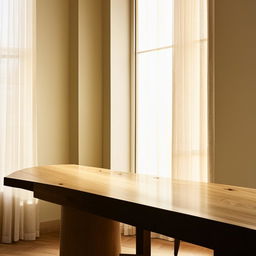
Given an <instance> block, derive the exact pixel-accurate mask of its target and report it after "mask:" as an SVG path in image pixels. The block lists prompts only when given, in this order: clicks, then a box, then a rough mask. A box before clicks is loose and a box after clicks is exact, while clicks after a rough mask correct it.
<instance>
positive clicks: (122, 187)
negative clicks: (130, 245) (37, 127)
mask: <svg viewBox="0 0 256 256" xmlns="http://www.w3.org/2000/svg"><path fill="white" fill-rule="evenodd" d="M35 183H40V184H49V185H52V186H58V187H65V188H68V189H72V190H78V191H81V192H86V193H90V194H96V195H101V196H104V197H110V198H114V199H119V200H122V201H129V202H133V203H136V204H142V205H146V206H151V207H154V208H159V209H165V210H168V211H172V212H179V213H184V214H187V215H193V216H197V217H200V218H205V219H209V220H214V221H218V222H223V223H227V224H233V225H236V226H240V227H245V228H249V229H253V230H256V189H250V188H242V187H236V186H229V185H221V184H213V183H203V182H189V181H182V180H174V181H172V180H171V179H168V178H159V177H153V176H148V175H141V174H132V173H126V172H117V171H109V170H106V169H102V168H94V167H86V166H79V165H51V166H42V167H34V168H28V169H24V170H21V171H17V172H14V173H13V174H11V175H9V176H8V177H7V178H5V184H6V185H11V186H17V187H20V188H25V189H26V188H28V187H29V186H30V187H31V184H35Z"/></svg>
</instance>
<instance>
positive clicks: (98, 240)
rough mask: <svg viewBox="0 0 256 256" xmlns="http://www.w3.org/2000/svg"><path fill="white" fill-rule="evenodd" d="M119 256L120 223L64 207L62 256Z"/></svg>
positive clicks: (62, 213) (62, 216) (61, 241)
mask: <svg viewBox="0 0 256 256" xmlns="http://www.w3.org/2000/svg"><path fill="white" fill-rule="evenodd" d="M119 254H120V224H119V222H115V221H112V220H109V219H106V218H102V217H99V216H96V215H93V214H90V213H87V212H84V211H79V210H77V209H73V208H69V207H64V206H62V212H61V239H60V256H103V255H104V256H119Z"/></svg>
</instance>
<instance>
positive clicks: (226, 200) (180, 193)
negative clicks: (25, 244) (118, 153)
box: [4, 165, 256, 256]
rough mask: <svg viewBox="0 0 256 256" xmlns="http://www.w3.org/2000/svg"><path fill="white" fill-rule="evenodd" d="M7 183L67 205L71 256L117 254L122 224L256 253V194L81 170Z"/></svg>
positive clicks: (220, 251)
mask: <svg viewBox="0 0 256 256" xmlns="http://www.w3.org/2000/svg"><path fill="white" fill-rule="evenodd" d="M4 184H5V185H7V186H12V187H18V188H23V189H27V190H31V191H33V192H34V196H35V197H36V198H39V199H43V200H46V201H49V202H53V203H56V204H60V205H62V226H61V255H64V256H71V255H72V256H80V255H86V256H96V255H97V256H103V255H109V256H117V255H118V254H119V250H120V247H119V239H120V236H119V224H118V222H119V221H120V222H124V223H127V224H130V225H133V226H136V227H139V228H140V229H141V230H147V231H154V232H157V233H160V234H163V235H166V236H170V237H175V238H178V239H180V240H183V241H187V242H190V243H193V244H197V245H201V246H204V247H208V248H211V249H213V250H214V255H215V256H216V255H217V256H227V255H232V256H238V255H239V256H247V255H256V190H255V189H249V188H242V187H235V186H228V185H220V184H212V183H198V182H187V181H180V180H176V181H171V180H170V179H167V178H158V177H152V176H147V175H138V174H137V175H136V174H130V173H124V172H116V171H109V170H106V169H101V168H93V167H85V166H78V165H53V166H43V167H35V168H30V169H24V170H21V171H17V172H15V173H13V174H11V175H9V176H8V177H5V179H4ZM117 221H118V222H117ZM88 248H89V249H88ZM95 248H96V249H95ZM103 252H104V253H103ZM170 255H171V252H170Z"/></svg>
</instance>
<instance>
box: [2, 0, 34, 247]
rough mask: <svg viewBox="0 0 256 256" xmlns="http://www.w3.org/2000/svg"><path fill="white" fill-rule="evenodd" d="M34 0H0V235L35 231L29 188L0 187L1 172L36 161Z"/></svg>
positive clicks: (25, 235)
mask: <svg viewBox="0 0 256 256" xmlns="http://www.w3.org/2000/svg"><path fill="white" fill-rule="evenodd" d="M35 5H36V2H35V0H0V178H1V184H0V193H1V194H0V195H1V200H0V233H1V234H0V235H1V236H0V240H1V242H3V243H10V242H13V241H18V240H19V239H24V240H34V239H35V238H36V237H37V236H39V221H38V204H37V200H36V199H34V198H33V195H32V193H31V192H28V191H24V190H20V189H13V188H10V187H5V186H3V179H4V176H6V175H8V174H10V173H12V172H14V171H16V170H19V169H22V168H27V167H32V166H35V165H36V163H37V159H36V114H35V113H36V104H35V14H36V13H35V8H36V6H35Z"/></svg>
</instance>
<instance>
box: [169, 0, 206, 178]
mask: <svg viewBox="0 0 256 256" xmlns="http://www.w3.org/2000/svg"><path fill="white" fill-rule="evenodd" d="M207 17H208V7H207V0H189V1H187V0H175V1H174V35H173V40H174V42H173V135H172V138H173V143H172V177H173V178H174V179H185V180H194V181H208V160H207V156H208V99H207V90H208V81H207V76H208V54H207V53H208V42H207V41H208V38H207V37H208V32H207V27H208V21H207Z"/></svg>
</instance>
